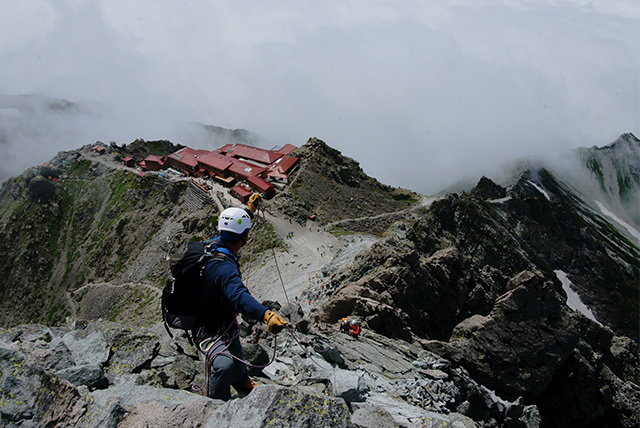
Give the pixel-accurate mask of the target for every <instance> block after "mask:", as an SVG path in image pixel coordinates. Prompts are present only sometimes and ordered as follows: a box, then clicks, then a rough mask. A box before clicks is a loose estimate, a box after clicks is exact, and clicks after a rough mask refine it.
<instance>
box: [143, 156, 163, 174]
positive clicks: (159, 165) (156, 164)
mask: <svg viewBox="0 0 640 428" xmlns="http://www.w3.org/2000/svg"><path fill="white" fill-rule="evenodd" d="M140 169H142V170H143V171H160V170H161V169H165V160H164V158H163V157H162V156H155V155H149V156H147V157H146V158H144V160H143V161H142V162H140Z"/></svg>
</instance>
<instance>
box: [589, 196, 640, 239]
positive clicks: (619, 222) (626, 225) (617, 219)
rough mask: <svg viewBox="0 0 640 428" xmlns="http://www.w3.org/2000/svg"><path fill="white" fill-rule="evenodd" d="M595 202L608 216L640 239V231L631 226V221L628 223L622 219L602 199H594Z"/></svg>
mask: <svg viewBox="0 0 640 428" xmlns="http://www.w3.org/2000/svg"><path fill="white" fill-rule="evenodd" d="M594 202H595V203H596V204H597V205H598V208H600V211H602V214H604V215H606V216H607V217H609V218H610V219H612V220H613V221H615V222H616V223H618V224H619V225H620V226H622V227H624V228H625V229H627V230H628V231H629V233H630V234H631V235H633V237H634V238H636V239H637V240H638V241H640V232H638V231H637V230H636V229H635V228H634V227H633V226H631V225H630V224H629V223H627V222H626V221H624V220H622V219H621V218H620V217H618V216H617V215H615V214H614V213H612V212H611V211H609V210H608V209H607V207H605V206H604V205H603V204H602V202H600V201H594Z"/></svg>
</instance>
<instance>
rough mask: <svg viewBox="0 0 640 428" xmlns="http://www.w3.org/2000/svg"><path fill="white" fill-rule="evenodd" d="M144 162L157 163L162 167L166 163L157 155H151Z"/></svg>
mask: <svg viewBox="0 0 640 428" xmlns="http://www.w3.org/2000/svg"><path fill="white" fill-rule="evenodd" d="M144 160H145V161H147V162H155V163H157V164H159V165H162V164H163V163H164V162H163V160H162V156H156V155H149V156H147V157H146V158H144Z"/></svg>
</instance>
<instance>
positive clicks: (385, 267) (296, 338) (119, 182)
mask: <svg viewBox="0 0 640 428" xmlns="http://www.w3.org/2000/svg"><path fill="white" fill-rule="evenodd" d="M98 148H101V149H100V150H98ZM179 148H180V147H179V146H176V145H173V144H172V143H171V142H169V141H150V142H145V141H142V140H139V141H136V142H134V143H131V144H129V145H126V146H118V145H116V144H111V145H102V144H95V145H87V146H84V147H82V148H79V149H77V150H72V151H68V152H61V153H59V154H58V155H56V156H55V157H54V158H53V159H52V160H51V161H50V162H48V163H47V164H46V165H41V166H38V167H33V168H30V169H28V170H26V171H25V172H23V173H22V174H21V175H20V176H18V177H14V178H11V179H9V180H7V181H6V182H5V183H3V185H2V189H1V190H0V225H1V226H2V227H1V228H0V234H1V235H0V238H2V239H0V262H1V265H2V266H3V268H2V269H3V270H2V275H1V276H0V295H1V297H2V299H0V307H1V311H0V314H1V315H0V323H2V325H3V326H4V327H5V329H0V348H1V350H2V352H3V359H2V360H0V362H2V364H4V366H3V367H2V368H1V370H0V379H2V380H3V385H11V384H14V385H17V388H16V391H13V390H11V391H10V394H12V395H11V396H9V398H8V399H6V400H5V401H4V402H6V403H8V404H7V405H4V404H3V406H2V407H0V421H5V420H6V421H11V423H13V424H16V425H18V424H20V423H25V424H26V423H29V424H32V425H33V424H36V425H38V424H42V425H45V424H49V425H51V426H53V425H56V424H63V425H64V424H66V425H67V426H99V425H97V424H111V425H114V426H116V425H118V424H119V423H122V424H123V425H122V426H127V424H128V426H131V425H145V424H146V425H154V424H156V425H158V426H171V424H173V425H175V424H177V423H179V424H193V425H198V424H200V425H205V424H207V423H208V424H209V425H210V426H234V424H236V425H237V424H239V423H240V422H239V421H240V420H244V421H247V424H248V426H264V425H266V424H267V423H268V424H271V425H273V426H310V425H311V424H313V425H314V426H345V427H346V426H359V427H374V426H390V427H394V426H444V424H446V425H456V424H457V425H459V426H468V427H473V426H476V427H489V426H500V427H533V426H551V427H555V426H558V427H559V426H610V427H617V426H625V427H632V426H637V424H638V423H639V421H640V413H639V411H638V409H640V386H639V384H638V379H639V378H640V363H639V361H638V340H639V337H638V334H639V331H638V319H639V317H640V310H639V302H638V293H639V291H640V283H639V278H640V263H639V262H640V249H639V239H638V238H637V235H636V234H637V230H638V227H637V225H638V222H637V217H636V216H635V212H634V210H633V201H634V197H635V198H637V195H638V192H639V189H640V186H639V180H638V164H639V162H638V161H637V159H638V153H639V152H640V142H639V141H638V140H637V138H635V136H633V135H632V134H625V135H623V136H621V137H620V139H618V140H617V141H616V142H614V143H612V144H611V145H608V146H605V147H603V148H590V149H581V150H579V151H578V156H577V159H579V160H581V162H582V165H583V166H581V167H580V168H579V169H576V170H571V171H568V170H562V169H558V168H557V167H554V166H552V165H551V164H542V163H536V162H526V163H522V164H520V165H518V167H517V168H516V169H515V171H516V172H515V173H514V174H512V176H511V177H512V178H511V179H510V180H508V181H504V180H502V181H501V180H492V179H491V178H489V177H482V178H480V179H479V181H478V182H477V184H476V185H475V186H474V187H473V188H472V189H470V190H469V191H466V192H457V193H446V194H442V195H438V196H434V197H425V196H423V195H419V194H416V193H414V192H411V191H409V190H405V189H394V188H391V187H389V186H385V185H383V184H381V183H379V182H378V181H377V180H375V179H374V178H371V177H368V176H367V175H366V174H364V172H363V171H362V170H361V168H360V167H359V165H358V163H357V162H356V161H355V160H353V159H349V158H347V157H345V156H343V155H342V154H341V153H340V152H339V151H337V150H335V149H333V148H331V147H330V146H329V145H327V144H326V143H324V142H323V141H321V140H319V139H317V138H312V139H310V140H309V141H308V142H307V143H306V144H304V145H303V146H301V147H299V148H298V149H296V150H295V151H294V152H292V153H291V154H292V155H295V156H297V157H299V159H300V165H299V167H298V168H297V169H296V170H295V171H294V172H292V174H291V175H290V177H289V182H288V183H286V184H284V185H282V186H281V188H280V189H279V190H278V191H277V192H276V196H275V197H273V198H272V199H268V200H266V201H265V203H264V205H265V209H266V212H264V216H261V217H260V219H259V221H258V222H257V225H256V230H257V233H256V238H255V240H254V241H253V242H252V244H251V245H250V247H248V248H247V249H246V251H245V252H247V253H249V254H245V256H244V257H243V259H244V262H243V270H245V273H246V275H244V276H243V277H244V278H245V280H246V281H247V283H248V284H249V287H250V289H251V291H252V294H254V295H255V296H260V298H262V299H263V300H270V302H269V304H270V307H274V308H277V309H278V310H279V311H280V312H281V313H283V315H285V316H287V318H288V319H289V321H290V322H291V324H292V325H295V326H296V328H297V330H296V333H295V334H293V335H291V337H289V336H285V337H283V339H282V340H283V341H284V343H276V342H275V341H273V338H271V337H269V336H267V335H266V334H265V332H264V329H263V328H262V326H261V325H258V324H256V323H252V322H248V321H241V324H242V328H243V331H244V332H245V333H246V334H244V333H243V336H244V337H245V343H244V346H245V348H246V349H247V355H245V357H246V358H247V360H248V361H249V362H251V363H252V364H254V365H256V366H264V365H265V364H267V363H269V362H270V359H271V358H270V355H276V356H277V357H276V359H275V361H271V364H269V365H268V366H267V367H265V368H263V369H256V370H255V371H254V372H253V375H254V376H255V378H256V379H257V380H258V383H259V384H260V387H259V389H256V390H255V391H254V392H252V393H251V394H250V395H249V396H247V397H244V398H242V397H241V396H240V395H238V396H235V398H236V399H234V400H231V401H230V402H228V403H226V404H223V403H221V402H215V400H208V399H205V398H203V397H199V396H194V394H186V393H183V391H179V390H185V389H190V388H191V386H192V385H194V384H197V383H198V382H201V380H202V378H203V373H202V362H201V361H198V360H199V358H200V357H199V356H198V354H197V352H195V350H194V349H193V348H192V347H191V346H190V345H189V343H188V342H187V340H186V339H185V338H182V337H176V338H175V339H171V338H169V337H168V335H166V333H165V332H164V330H163V329H162V328H161V325H160V324H159V321H160V319H161V317H160V311H159V303H158V302H159V292H160V290H161V287H162V285H163V281H164V279H165V277H166V274H167V272H168V263H167V262H166V258H167V255H168V254H171V253H172V252H174V251H175V250H176V249H179V248H182V247H183V246H184V245H185V244H186V242H187V241H188V240H192V239H197V240H204V239H208V238H209V237H211V236H213V234H214V233H215V231H214V229H215V224H216V220H217V214H218V213H219V211H220V210H221V209H223V208H224V207H226V206H228V205H230V204H234V203H235V204H238V203H239V202H238V201H234V200H233V199H232V197H231V196H230V194H229V192H228V189H226V188H224V187H223V186H222V185H220V184H218V183H216V182H214V181H213V180H202V181H200V179H191V178H189V177H182V176H181V174H179V173H178V172H172V171H169V170H167V171H164V172H163V171H159V172H147V173H146V174H140V171H139V170H137V169H136V168H135V167H128V166H125V165H124V161H123V159H125V158H128V157H130V158H135V160H137V161H138V162H139V161H141V160H142V159H141V158H142V157H145V156H147V155H149V154H152V155H156V156H160V157H161V156H167V155H168V154H169V153H172V152H174V151H176V150H178V149H179ZM576 171H579V172H576ZM344 317H348V318H349V319H354V318H355V319H357V320H359V321H360V323H361V324H362V326H363V332H362V334H361V335H360V337H359V338H358V340H354V339H352V338H350V337H348V336H347V335H345V334H343V333H340V331H339V330H338V322H339V321H340V320H341V319H342V318H344ZM11 361H14V362H15V361H22V362H21V363H19V364H21V365H22V367H23V368H24V371H23V372H21V373H26V374H25V375H24V376H22V375H21V373H18V372H16V371H15V370H13V369H11V367H10V366H9V365H7V364H10V362H11ZM11 364H13V363H11ZM30 385H44V386H43V388H44V389H45V390H47V391H51V393H50V395H51V396H54V397H57V398H56V399H54V400H51V401H46V400H44V401H43V400H35V401H34V400H33V399H29V398H27V396H31V395H34V394H35V395H37V394H38V392H37V391H35V390H33V387H32V386H30ZM167 389H171V390H172V392H171V393H172V394H174V393H175V397H176V398H175V400H176V402H174V403H171V402H169V401H170V400H168V399H166V398H163V397H166V395H167V394H166V392H165V390H167ZM7 391H8V390H5V388H4V387H3V392H2V393H3V394H5V395H4V396H5V397H6V394H8V393H9V392H7ZM19 391H23V392H24V394H26V395H24V394H22V393H19ZM32 392H33V394H31V393H32ZM20 394H22V395H20ZM23 395H24V397H23ZM45 395H46V394H45ZM11 397H13V398H11ZM15 397H19V399H18V398H15ZM194 397H197V398H194ZM4 402H3V403H4ZM149 403H152V404H149ZM150 408H154V409H156V410H157V411H158V412H160V413H159V414H162V415H164V416H163V418H164V420H165V422H162V419H158V418H157V417H154V416H152V414H151V413H153V412H150V411H149V409H150ZM194 408H198V409H203V411H201V412H194V411H193V409H194ZM320 414H323V415H325V417H323V418H321V417H319V416H318V415H320ZM96 415H101V416H100V417H99V418H94V416H96ZM179 415H193V416H191V418H192V419H189V418H190V416H179ZM278 415H279V416H278ZM181 417H182V418H183V419H180V418H181ZM178 419H180V422H176V421H177V420H178ZM269 421H270V422H269ZM296 421H297V422H296ZM311 421H314V422H311ZM163 423H164V424H165V425H163ZM225 424H226V425H225ZM305 424H306V425H305ZM438 424H440V425H438Z"/></svg>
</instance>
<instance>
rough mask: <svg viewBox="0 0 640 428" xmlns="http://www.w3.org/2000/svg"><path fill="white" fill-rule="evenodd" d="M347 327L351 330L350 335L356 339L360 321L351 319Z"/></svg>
mask: <svg viewBox="0 0 640 428" xmlns="http://www.w3.org/2000/svg"><path fill="white" fill-rule="evenodd" d="M349 328H350V330H351V332H350V333H351V336H352V337H353V338H354V339H357V338H358V335H359V334H360V323H359V322H358V321H356V320H353V321H351V324H350V327H349Z"/></svg>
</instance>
